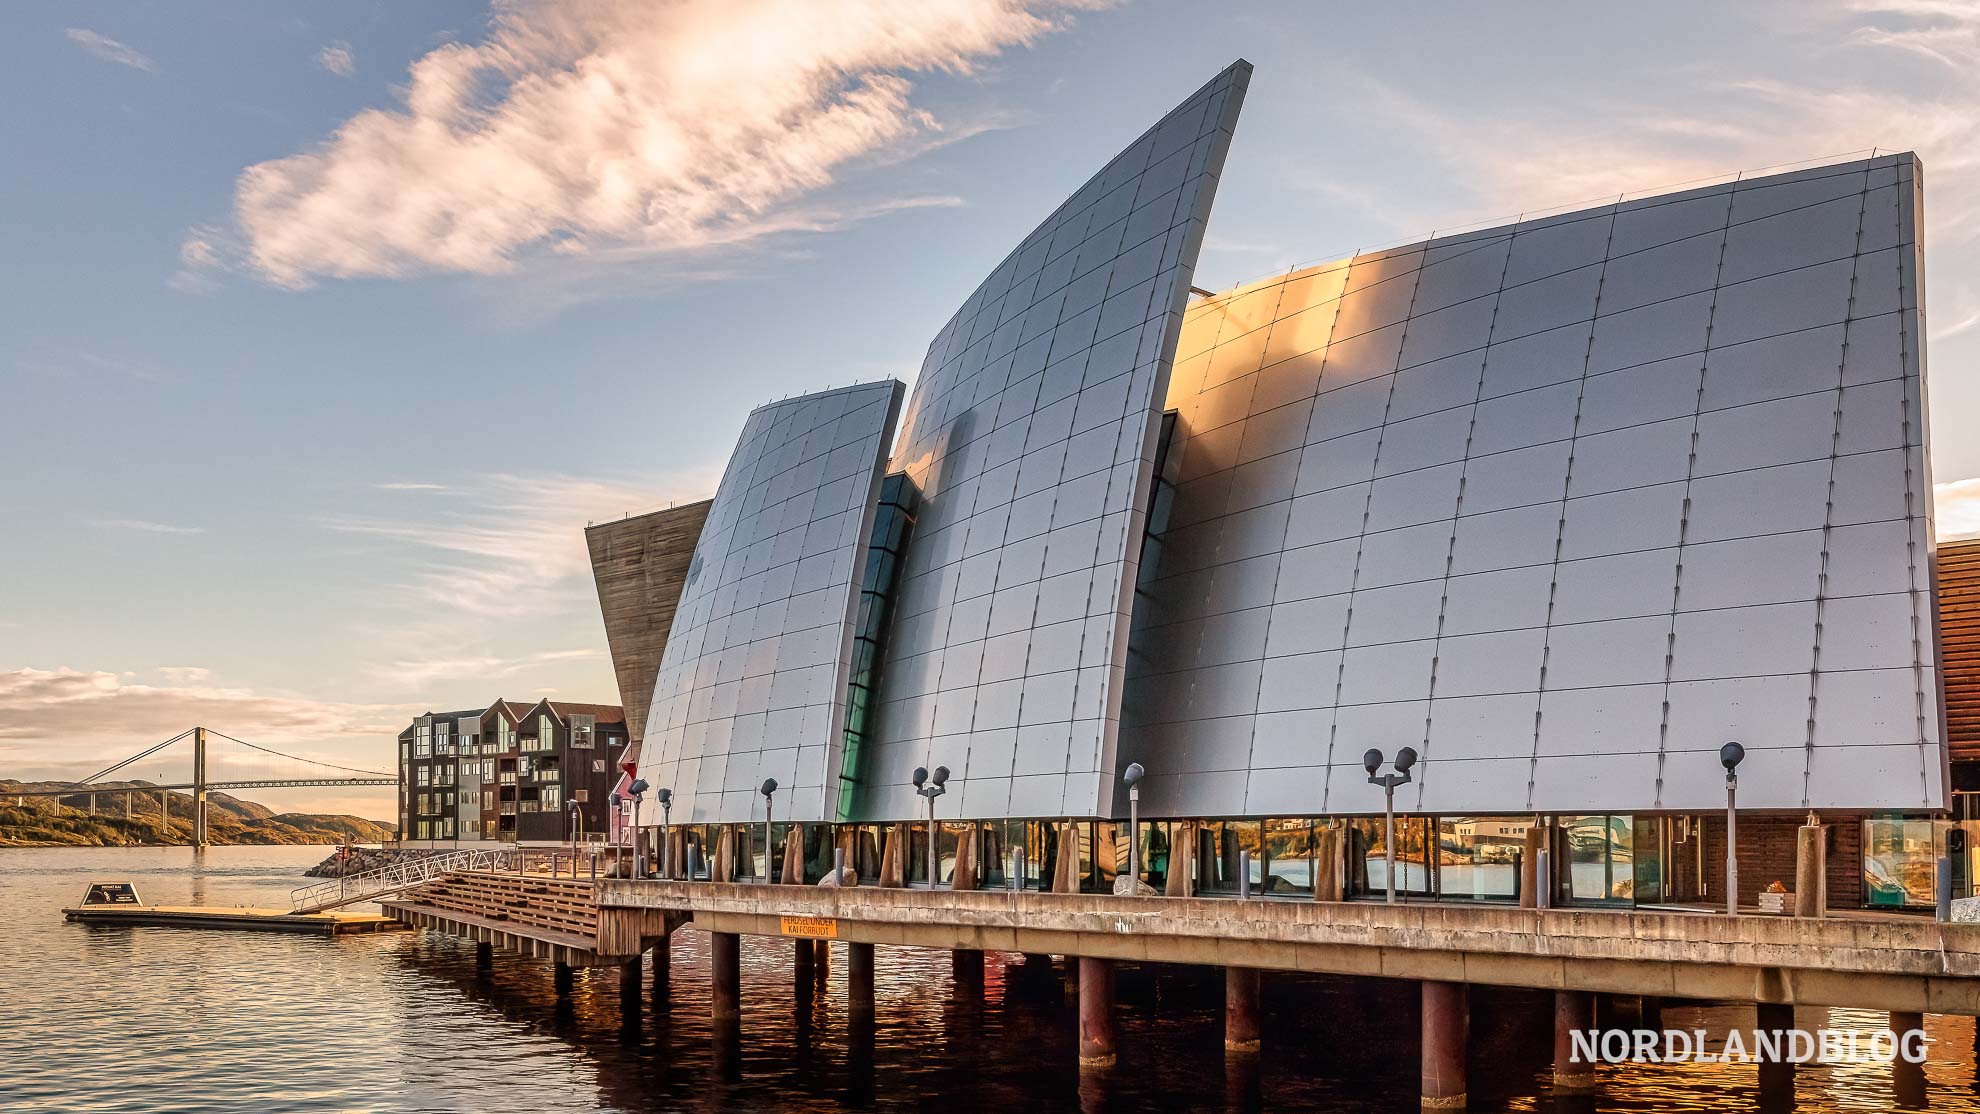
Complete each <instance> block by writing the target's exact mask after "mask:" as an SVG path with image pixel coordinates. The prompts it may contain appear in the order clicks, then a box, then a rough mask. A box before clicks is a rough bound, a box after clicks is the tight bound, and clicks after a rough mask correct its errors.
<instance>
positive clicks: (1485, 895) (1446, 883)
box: [1436, 816, 1533, 901]
mask: <svg viewBox="0 0 1980 1114" xmlns="http://www.w3.org/2000/svg"><path fill="white" fill-rule="evenodd" d="M1532 823H1533V821H1532V818H1531V817H1512V816H1441V817H1438V819H1437V864H1436V865H1437V871H1436V873H1437V894H1438V896H1440V897H1446V898H1458V899H1462V900H1468V901H1491V900H1515V899H1517V898H1518V897H1519V868H1520V858H1521V856H1522V854H1523V853H1524V851H1525V847H1526V830H1527V828H1529V827H1531V826H1532Z"/></svg>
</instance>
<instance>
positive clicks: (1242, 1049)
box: [1224, 967, 1259, 1055]
mask: <svg viewBox="0 0 1980 1114" xmlns="http://www.w3.org/2000/svg"><path fill="white" fill-rule="evenodd" d="M1258 979H1259V976H1258V971H1257V969H1256V968H1252V967H1226V968H1224V1051H1226V1052H1232V1053H1237V1054H1240V1055H1249V1054H1251V1053H1254V1052H1257V1051H1258V1031H1259V1024H1258Z"/></svg>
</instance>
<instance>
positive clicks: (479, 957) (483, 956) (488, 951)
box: [474, 940, 495, 971]
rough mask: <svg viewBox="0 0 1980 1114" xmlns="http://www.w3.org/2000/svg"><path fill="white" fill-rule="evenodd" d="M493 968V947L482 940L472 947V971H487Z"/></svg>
mask: <svg viewBox="0 0 1980 1114" xmlns="http://www.w3.org/2000/svg"><path fill="white" fill-rule="evenodd" d="M494 966H495V945H493V944H491V943H489V942H488V941H486V940H483V941H482V942H480V943H479V944H476V945H475V946H474V969H475V970H476V971H487V970H488V969H490V968H492V967H494Z"/></svg>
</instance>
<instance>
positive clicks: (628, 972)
mask: <svg viewBox="0 0 1980 1114" xmlns="http://www.w3.org/2000/svg"><path fill="white" fill-rule="evenodd" d="M644 966H645V964H643V963H642V962H640V960H639V959H638V958H633V959H628V960H626V961H625V962H624V963H621V964H619V1011H620V1013H621V1015H622V1019H623V1020H625V1021H627V1022H634V1021H638V1020H639V977H640V974H641V973H642V972H641V969H642V968H643V967H644Z"/></svg>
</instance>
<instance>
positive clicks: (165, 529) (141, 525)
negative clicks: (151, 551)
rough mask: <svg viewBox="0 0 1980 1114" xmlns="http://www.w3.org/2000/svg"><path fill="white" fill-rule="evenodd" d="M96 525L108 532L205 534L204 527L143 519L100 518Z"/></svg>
mask: <svg viewBox="0 0 1980 1114" xmlns="http://www.w3.org/2000/svg"><path fill="white" fill-rule="evenodd" d="M94 525H97V526H101V527H103V528H104V529H106V530H137V531H140V532H142V533H146V534H204V533H206V527H204V526H174V525H172V524H171V523H168V522H148V521H146V520H145V519H142V518H99V519H96V520H95V522H94Z"/></svg>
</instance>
